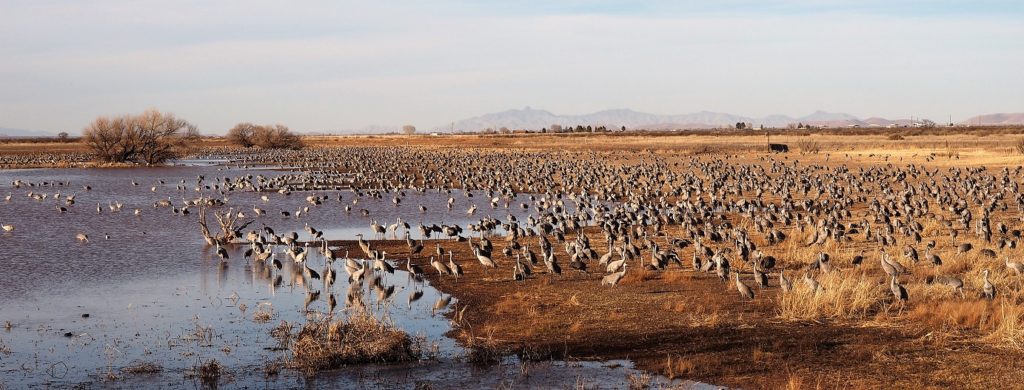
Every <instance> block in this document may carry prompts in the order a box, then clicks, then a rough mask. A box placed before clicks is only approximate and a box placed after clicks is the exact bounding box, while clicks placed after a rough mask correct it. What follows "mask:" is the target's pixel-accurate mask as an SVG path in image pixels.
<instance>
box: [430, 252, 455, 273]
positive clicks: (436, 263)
mask: <svg viewBox="0 0 1024 390" xmlns="http://www.w3.org/2000/svg"><path fill="white" fill-rule="evenodd" d="M430 265H431V266H433V267H434V269H435V270H437V276H438V277H441V276H444V275H451V274H452V270H451V269H449V268H448V266H447V265H445V264H444V263H442V262H441V261H440V260H437V259H435V258H434V256H430Z"/></svg>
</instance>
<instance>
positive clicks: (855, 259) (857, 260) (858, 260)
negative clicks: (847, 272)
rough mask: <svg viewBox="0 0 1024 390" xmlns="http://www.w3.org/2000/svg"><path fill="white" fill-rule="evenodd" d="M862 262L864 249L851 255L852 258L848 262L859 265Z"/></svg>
mask: <svg viewBox="0 0 1024 390" xmlns="http://www.w3.org/2000/svg"><path fill="white" fill-rule="evenodd" d="M862 263H864V251H860V254H858V255H856V256H853V260H851V261H850V264H853V265H854V266H860V265H861V264H862Z"/></svg>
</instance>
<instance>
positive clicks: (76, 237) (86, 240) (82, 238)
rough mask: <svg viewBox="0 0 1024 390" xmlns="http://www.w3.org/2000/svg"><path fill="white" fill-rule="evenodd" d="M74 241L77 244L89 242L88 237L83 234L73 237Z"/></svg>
mask: <svg viewBox="0 0 1024 390" xmlns="http://www.w3.org/2000/svg"><path fill="white" fill-rule="evenodd" d="M75 239H77V240H78V241H79V242H89V235H88V234H85V233H78V234H76V235H75Z"/></svg>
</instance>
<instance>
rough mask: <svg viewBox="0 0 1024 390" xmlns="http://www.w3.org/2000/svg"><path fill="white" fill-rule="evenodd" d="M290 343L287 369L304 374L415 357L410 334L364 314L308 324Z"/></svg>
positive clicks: (400, 360)
mask: <svg viewBox="0 0 1024 390" xmlns="http://www.w3.org/2000/svg"><path fill="white" fill-rule="evenodd" d="M292 340H293V341H292V343H291V345H290V346H289V350H290V351H291V353H292V358H291V360H290V361H289V362H288V367H289V368H293V369H297V370H300V371H302V372H304V373H307V374H312V373H315V372H318V371H322V370H330V369H334V368H338V367H341V366H344V365H348V364H361V363H394V362H403V361H410V360H415V359H416V358H417V355H418V354H417V352H416V351H415V349H414V347H413V340H412V338H411V337H409V334H407V333H405V332H404V331H402V330H400V329H398V328H396V327H395V326H394V324H392V323H389V322H386V321H383V320H379V319H377V318H376V317H374V316H373V315H372V314H370V313H366V312H357V313H354V314H353V315H352V316H350V317H349V318H347V319H345V320H338V321H331V320H329V319H322V320H312V321H309V322H307V323H306V324H304V325H303V326H302V327H301V328H300V329H299V331H298V333H297V334H296V335H295V336H294V337H293V338H292Z"/></svg>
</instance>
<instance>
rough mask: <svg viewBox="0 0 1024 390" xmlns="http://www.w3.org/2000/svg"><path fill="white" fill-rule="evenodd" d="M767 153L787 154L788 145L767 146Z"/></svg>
mask: <svg viewBox="0 0 1024 390" xmlns="http://www.w3.org/2000/svg"><path fill="white" fill-rule="evenodd" d="M768 151H769V152H777V153H788V152H789V145H786V144H768Z"/></svg>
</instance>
